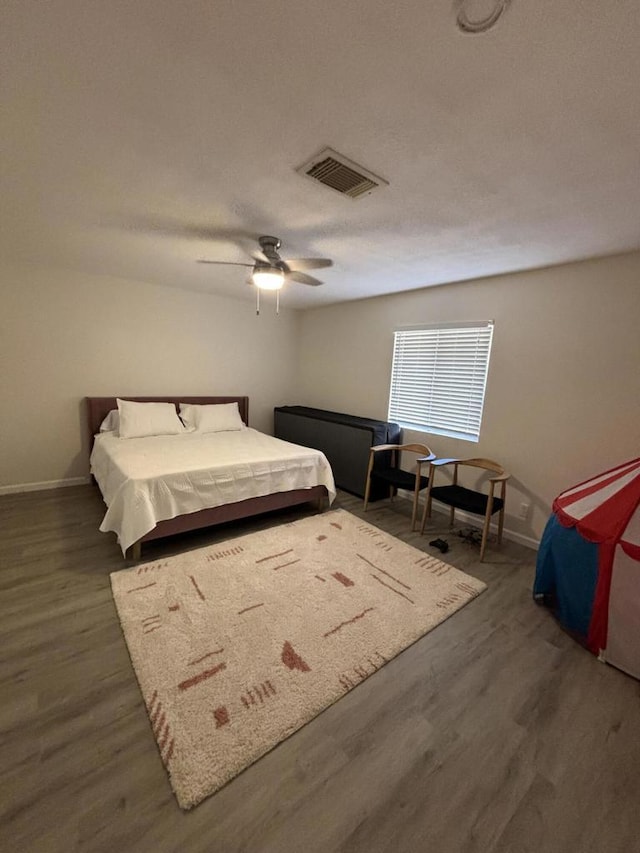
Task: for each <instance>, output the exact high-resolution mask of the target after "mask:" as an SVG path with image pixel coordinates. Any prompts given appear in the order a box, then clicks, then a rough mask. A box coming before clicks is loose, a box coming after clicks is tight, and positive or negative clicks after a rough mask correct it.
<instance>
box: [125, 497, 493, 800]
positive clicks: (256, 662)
mask: <svg viewBox="0 0 640 853" xmlns="http://www.w3.org/2000/svg"><path fill="white" fill-rule="evenodd" d="M111 586H112V589H113V596H114V600H115V603H116V607H117V610H118V615H119V617H120V622H121V624H122V629H123V631H124V636H125V639H126V641H127V645H128V647H129V653H130V655H131V660H132V663H133V667H134V669H135V673H136V676H137V678H138V682H139V684H140V689H141V691H142V695H143V698H144V701H145V704H146V706H147V710H148V713H149V718H150V721H151V727H152V729H153V734H154V736H155V738H156V741H157V744H158V749H159V751H160V755H161V757H162V761H163V762H164V764H165V766H166V768H167V770H168V772H169V776H170V779H171V785H172V787H173V790H174V792H175V794H176V797H177V799H178V802H179V804H180V806H182V808H185V809H188V808H191V807H192V806H194V805H196V804H197V803H199V802H200V801H201V800H203V799H204V798H205V797H207V796H208V795H209V794H212V793H213V792H214V791H216V790H218V788H220V787H221V786H222V785H224V784H225V782H227V781H228V780H229V779H231V778H232V777H233V776H235V775H236V774H238V773H239V772H240V771H241V770H243V769H244V768H245V767H247V766H248V765H249V764H251V763H252V762H254V761H256V759H258V758H260V756H262V755H264V754H265V753H266V752H268V751H269V750H270V749H272V748H273V747H274V746H275V745H276V744H278V743H279V742H280V741H282V740H283V739H284V738H286V737H287V736H288V735H290V734H291V733H292V732H295V731H296V730H297V729H299V728H300V727H301V726H303V725H304V724H305V723H307V722H309V720H311V719H312V718H313V717H315V716H316V715H317V714H319V713H320V712H321V711H322V710H324V709H325V708H327V707H328V706H329V705H331V704H332V703H333V702H335V701H336V700H337V699H339V698H340V697H341V696H343V695H344V694H345V693H347V692H348V691H349V690H351V689H353V688H354V687H356V686H357V685H358V684H360V682H362V681H364V679H365V678H367V677H368V676H370V675H372V674H373V673H374V672H376V670H378V669H379V668H380V667H381V666H383V665H384V664H385V663H387V661H389V660H390V659H391V658H393V657H394V656H395V655H397V654H398V653H399V652H401V651H402V650H403V649H405V648H406V647H407V646H409V645H410V644H411V643H413V642H414V641H415V640H417V639H418V638H419V637H421V636H422V635H424V634H426V633H427V632H428V631H430V630H431V629H432V628H434V627H435V626H436V625H438V624H439V623H440V622H443V621H444V620H445V619H446V618H447V617H449V616H451V615H452V614H453V613H455V612H456V611H457V610H459V609H460V608H461V607H463V606H464V605H465V604H467V603H468V602H469V601H471V600H472V599H473V598H475V596H477V595H479V594H480V593H481V592H482V591H483V590H484V589H485V584H484V583H482V582H481V581H479V580H476V579H475V578H472V577H470V576H469V575H466V574H464V573H463V572H460V571H458V570H457V569H455V568H453V567H452V566H449V565H447V564H446V563H443V562H442V561H441V560H438V559H436V558H435V557H432V556H431V555H429V554H425V553H424V552H423V551H419V550H417V549H416V548H413V547H412V546H410V545H407V544H406V543H404V542H401V541H400V540H399V539H396V538H395V537H394V536H390V535H389V534H387V533H384V532H383V531H382V530H379V529H378V528H377V527H373V526H372V525H370V524H366V523H365V522H363V521H361V520H360V519H358V518H356V517H355V516H353V515H351V514H350V513H348V512H346V511H344V510H335V511H332V512H326V513H323V514H321V515H315V516H310V517H307V518H304V519H301V520H299V521H295V522H293V523H290V524H284V525H281V526H279V527H273V528H271V529H269V530H263V531H260V532H258V533H250V534H248V535H246V536H241V537H239V538H237V539H232V540H229V541H226V542H222V543H218V544H216V545H212V546H210V547H207V548H202V549H199V550H197V551H191V552H189V553H186V554H182V555H178V556H175V557H170V558H167V559H166V560H162V561H160V562H156V563H147V564H144V565H141V566H137V567H134V568H132V569H126V570H123V571H119V572H114V573H113V574H112V575H111Z"/></svg>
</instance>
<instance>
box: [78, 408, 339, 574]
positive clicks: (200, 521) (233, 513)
mask: <svg viewBox="0 0 640 853" xmlns="http://www.w3.org/2000/svg"><path fill="white" fill-rule="evenodd" d="M117 399H118V398H116V397H86V403H87V425H88V429H89V453H91V450H92V449H93V439H94V436H95V435H96V433H97V432H98V431H99V430H100V424H101V423H102V421H103V420H104V419H105V418H106V416H107V415H108V413H109V412H110V411H111V410H112V409H117V408H118V403H117ZM120 399H121V400H133V401H134V402H136V403H174V405H175V406H176V407H177V406H178V403H194V404H196V405H201V406H202V405H208V404H211V403H214V404H218V403H237V404H238V409H239V411H240V417H241V418H242V420H243V421H244V423H245V424H247V426H248V425H249V398H248V397H120ZM326 495H327V490H326V488H325V486H313V487H312V488H310V489H294V490H292V491H289V492H276V493H274V494H272V495H265V496H264V497H260V498H248V499H247V500H244V501H237V502H236V503H230V504H223V505H222V506H217V507H212V508H211V509H201V510H198V511H197V512H191V513H188V514H187V515H178V516H176V518H170V519H167V520H166V521H160V522H158V524H157V525H156V526H155V527H154V528H153V530H150V531H149V532H148V533H145V535H144V536H143V537H142V538H141V539H139V540H138V541H137V542H135V543H134V544H133V545H132V546H131V549H130V550H131V552H132V553H131V556H132V558H133V559H134V560H139V559H140V557H141V553H142V543H143V542H150V541H151V540H152V539H160V538H162V537H164V536H173V535H174V534H175V533H184V532H186V531H188V530H199V529H200V528H202V527H210V526H211V525H214V524H223V523H224V522H225V521H237V520H238V519H241V518H250V517H251V516H254V515H260V514H261V513H263V512H270V511H271V510H276V509H285V508H286V507H290V506H297V505H298V504H304V503H311V502H314V501H315V502H317V504H318V508H319V509H320V510H321V509H322V507H323V504H324V498H325V496H326Z"/></svg>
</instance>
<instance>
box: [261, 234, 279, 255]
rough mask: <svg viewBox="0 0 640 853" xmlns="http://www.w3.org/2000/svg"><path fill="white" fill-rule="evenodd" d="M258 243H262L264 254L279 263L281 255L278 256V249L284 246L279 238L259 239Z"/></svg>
mask: <svg viewBox="0 0 640 853" xmlns="http://www.w3.org/2000/svg"><path fill="white" fill-rule="evenodd" d="M258 243H260V248H261V249H262V251H263V252H264V254H265V255H266V256H267V257H268V258H269V260H273V261H279V260H280V255H279V254H278V249H279V248H280V246H281V245H282V241H281V240H280V239H279V238H278V237H269V236H265V237H259V238H258Z"/></svg>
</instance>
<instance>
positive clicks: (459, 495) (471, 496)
mask: <svg viewBox="0 0 640 853" xmlns="http://www.w3.org/2000/svg"><path fill="white" fill-rule="evenodd" d="M445 465H453V483H452V484H451V485H449V486H434V485H433V480H434V474H435V471H436V468H441V467H443V466H445ZM460 465H467V466H469V467H472V468H481V469H483V470H484V471H491V472H493V473H494V474H495V475H496V476H494V477H489V480H488V483H489V493H488V494H484V492H479V491H475V490H474V489H467V488H465V487H464V486H459V485H458V467H459V466H460ZM510 476H511V475H510V474H507V472H506V471H505V470H504V468H503V467H502V465H499V464H498V463H497V462H494V461H493V460H492V459H436V460H435V461H433V462H431V464H430V466H429V486H428V491H427V500H426V503H425V507H424V513H423V515H422V527H421V528H420V533H421V534H422V533H424V526H425V523H426V520H427V517H431V501H432V499H433V498H435V499H436V500H438V501H440V502H441V503H443V504H447V505H448V506H450V507H451V515H450V520H451V527H453V522H454V518H455V512H456V509H462V510H465V512H471V513H473V514H474V515H483V516H484V525H483V527H482V544H481V545H480V561H482V560H483V559H484V552H485V548H486V546H487V535H488V533H489V526H490V524H491V516H492V515H494V514H495V513H496V512H499V513H500V517H499V520H498V543H500V542H502V528H503V525H504V507H505V500H506V491H507V480H508V479H509V477H510ZM498 483H499V484H500V497H495V496H494V492H495V487H496V484H498Z"/></svg>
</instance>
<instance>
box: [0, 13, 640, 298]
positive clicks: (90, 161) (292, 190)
mask: <svg viewBox="0 0 640 853" xmlns="http://www.w3.org/2000/svg"><path fill="white" fill-rule="evenodd" d="M491 6H492V0H469V4H468V9H469V12H470V13H473V14H474V15H475V14H477V16H481V15H482V14H483V13H485V12H486V11H487V10H488V9H490V8H491ZM470 16H473V15H471V14H470ZM454 19H455V16H454V4H453V0H437V2H436V0H426V2H425V0H397V2H395V3H389V2H388V0H384V2H383V0H322V2H314V3H311V2H304V0H303V2H300V0H272V2H270V3H264V2H258V0H210V2H206V3H205V2H199V0H192V2H190V0H183V2H177V0H173V2H168V0H153V2H151V0H102V2H95V0H76V2H71V0H49V2H43V0H4V2H3V3H2V9H1V11H0V31H1V36H0V38H1V39H2V44H1V45H0V47H1V50H2V57H1V59H0V62H1V63H2V69H1V70H2V83H1V85H2V90H3V91H2V100H3V104H4V112H3V117H2V151H1V154H2V173H1V178H0V192H1V194H2V205H1V212H0V217H1V219H0V224H1V227H2V244H1V245H0V251H1V253H2V257H3V258H5V259H19V260H27V261H34V262H44V263H51V264H55V265H58V266H63V267H69V268H73V269H79V270H85V271H87V272H98V273H105V274H109V275H116V276H122V277H125V278H128V279H131V280H143V281H151V282H159V283H162V284H167V285H171V286H176V287H184V288H189V289H196V290H202V291H208V292H212V293H220V294H225V295H230V296H233V295H235V296H238V297H240V298H250V297H251V288H248V287H247V286H246V284H245V281H246V275H245V271H244V270H242V269H241V268H239V267H211V266H203V265H198V264H196V263H195V260H196V259H197V258H200V257H208V258H212V259H220V260H236V261H243V260H247V254H246V253H247V252H248V251H250V250H252V249H254V248H255V243H254V242H253V240H252V239H251V238H249V237H243V236H242V235H244V234H247V235H254V236H256V237H257V236H258V235H259V234H265V233H266V234H275V235H277V236H279V237H281V238H282V240H283V244H284V245H283V250H282V253H283V256H285V257H287V256H288V257H308V256H323V257H330V258H333V260H334V262H335V266H334V267H333V268H332V269H329V270H321V271H319V273H318V276H319V277H320V278H322V279H323V280H324V282H325V284H324V286H323V287H318V288H311V287H306V286H304V285H301V284H293V283H291V284H289V285H287V288H286V291H285V294H286V295H285V296H284V297H283V298H284V299H285V300H286V304H288V305H291V306H295V307H307V306H313V305H319V304H322V303H327V302H336V301H340V300H345V299H354V298H360V297H364V296H369V295H374V294H382V293H389V292H393V291H399V290H408V289H412V288H417V287H424V286H425V285H433V284H440V283H443V282H448V281H455V280H461V279H470V278H476V277H478V276H482V275H487V274H493V273H502V272H509V271H513V270H519V269H526V268H531V267H537V266H544V265H547V264H554V263H558V262H563V261H569V260H573V259H579V258H586V257H592V256H597V255H602V254H609V253H615V252H622V251H627V250H633V249H637V248H640V216H639V215H638V211H639V209H640V88H639V83H638V81H639V80H640V49H639V47H638V45H639V44H640V4H638V2H637V0H609V2H602V0H553V2H552V1H551V0H548V2H540V0H512V2H511V5H510V6H509V7H508V9H507V12H506V14H505V15H504V16H503V17H502V19H501V20H500V21H499V23H498V25H497V26H496V27H495V29H493V30H492V31H491V32H489V33H487V34H485V35H480V36H471V35H466V36H465V35H463V34H461V33H460V32H459V31H458V30H457V29H456V27H455V21H454ZM325 146H331V147H332V148H335V149H336V150H338V151H340V152H341V153H343V154H345V155H346V156H347V157H350V158H351V159H353V160H355V161H357V162H358V163H360V164H361V165H362V166H364V167H366V168H368V169H370V170H372V171H373V172H375V173H376V174H379V175H381V176H382V177H383V178H385V179H386V180H388V181H389V186H388V187H386V188H384V189H381V190H379V191H377V192H376V193H374V194H373V195H371V196H367V197H364V198H362V199H360V200H357V201H353V200H351V199H348V198H343V197H341V196H340V195H338V194H336V193H334V192H333V191H331V190H329V189H326V188H324V187H322V186H320V185H316V184H314V183H313V182H312V181H310V180H309V179H308V178H303V177H301V176H299V175H298V174H297V173H296V172H295V169H296V167H298V166H299V165H301V163H303V162H304V161H305V160H306V159H308V158H309V157H311V156H312V155H314V154H316V153H317V152H318V151H319V149H321V148H323V147H325Z"/></svg>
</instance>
